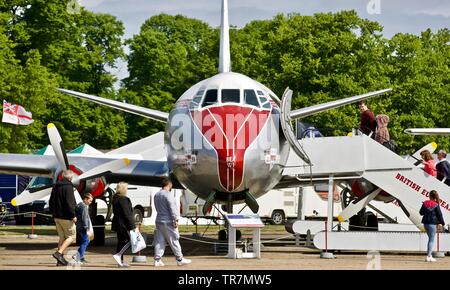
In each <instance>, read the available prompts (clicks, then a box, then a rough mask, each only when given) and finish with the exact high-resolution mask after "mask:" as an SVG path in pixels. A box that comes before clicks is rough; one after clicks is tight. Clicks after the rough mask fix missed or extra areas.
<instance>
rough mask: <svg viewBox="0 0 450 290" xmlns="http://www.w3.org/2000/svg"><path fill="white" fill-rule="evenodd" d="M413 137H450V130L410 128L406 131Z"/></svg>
mask: <svg viewBox="0 0 450 290" xmlns="http://www.w3.org/2000/svg"><path fill="white" fill-rule="evenodd" d="M404 132H405V133H407V134H411V135H443V136H448V135H450V128H408V129H405V131H404Z"/></svg>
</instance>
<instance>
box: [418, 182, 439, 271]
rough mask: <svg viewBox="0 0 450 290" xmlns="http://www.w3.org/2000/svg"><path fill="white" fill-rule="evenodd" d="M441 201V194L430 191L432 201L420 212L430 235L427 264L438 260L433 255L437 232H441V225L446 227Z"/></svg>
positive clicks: (426, 203)
mask: <svg viewBox="0 0 450 290" xmlns="http://www.w3.org/2000/svg"><path fill="white" fill-rule="evenodd" d="M440 201H441V200H440V199H439V194H438V193H437V192H436V191H435V190H432V191H430V199H429V200H427V201H424V202H423V204H422V207H421V208H420V211H419V213H420V215H422V216H423V218H422V223H423V225H424V226H425V230H426V231H427V235H428V245H427V258H426V259H425V261H427V262H436V259H434V258H433V256H432V255H431V253H432V251H433V244H434V237H435V236H436V231H437V230H439V224H441V225H442V226H444V225H445V222H444V218H443V217H442V212H441V209H440V206H439V204H440Z"/></svg>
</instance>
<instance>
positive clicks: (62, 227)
mask: <svg viewBox="0 0 450 290" xmlns="http://www.w3.org/2000/svg"><path fill="white" fill-rule="evenodd" d="M55 224H56V231H57V232H58V236H59V238H60V239H62V240H66V239H68V238H72V240H73V241H75V239H76V226H75V223H74V222H73V221H72V220H63V219H58V218H55Z"/></svg>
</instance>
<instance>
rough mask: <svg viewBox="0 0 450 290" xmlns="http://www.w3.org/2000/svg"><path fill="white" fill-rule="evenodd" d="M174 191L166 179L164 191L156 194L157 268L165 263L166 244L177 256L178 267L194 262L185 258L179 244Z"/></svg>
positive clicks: (163, 186)
mask: <svg viewBox="0 0 450 290" xmlns="http://www.w3.org/2000/svg"><path fill="white" fill-rule="evenodd" d="M171 190H172V182H171V181H170V180H169V179H164V180H163V182H162V189H161V190H160V191H158V192H157V193H156V194H155V197H154V202H155V208H156V211H157V215H156V234H155V238H154V239H155V240H154V245H155V261H154V266H155V267H162V266H164V263H163V262H162V260H161V258H162V257H163V255H164V250H165V248H166V242H168V243H169V246H170V248H171V249H172V252H173V253H174V255H175V258H176V261H177V265H178V266H183V265H187V264H190V263H191V262H192V261H191V260H190V259H186V258H184V257H183V253H182V251H181V245H180V242H179V239H180V233H179V232H178V220H179V218H180V213H179V210H178V207H177V204H176V202H175V197H174V195H173V193H171V192H170V191H171Z"/></svg>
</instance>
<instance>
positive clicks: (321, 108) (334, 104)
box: [290, 89, 392, 119]
mask: <svg viewBox="0 0 450 290" xmlns="http://www.w3.org/2000/svg"><path fill="white" fill-rule="evenodd" d="M390 91H392V89H385V90H380V91H375V92H370V93H366V94H362V95H357V96H353V97H348V98H344V99H340V100H336V101H331V102H328V103H323V104H318V105H314V106H310V107H305V108H301V109H298V110H294V111H291V114H290V117H291V119H298V118H304V117H308V116H311V115H314V114H317V113H320V112H325V111H328V110H331V109H335V108H339V107H342V106H345V105H348V104H352V103H356V102H359V101H363V100H366V99H369V98H372V97H375V96H379V95H382V94H385V93H387V92H390Z"/></svg>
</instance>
